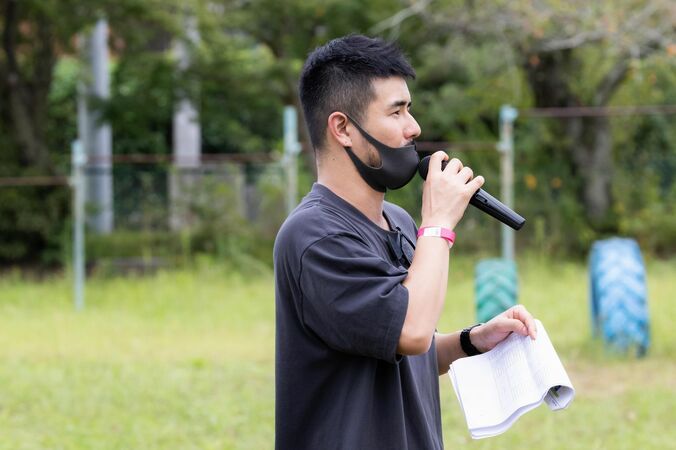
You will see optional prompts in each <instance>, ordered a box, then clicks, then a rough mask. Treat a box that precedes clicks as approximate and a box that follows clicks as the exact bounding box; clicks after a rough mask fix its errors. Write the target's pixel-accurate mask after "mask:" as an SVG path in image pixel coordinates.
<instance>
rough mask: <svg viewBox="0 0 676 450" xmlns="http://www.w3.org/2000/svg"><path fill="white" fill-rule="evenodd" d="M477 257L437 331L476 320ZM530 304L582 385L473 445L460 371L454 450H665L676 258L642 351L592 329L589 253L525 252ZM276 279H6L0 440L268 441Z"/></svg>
mask: <svg viewBox="0 0 676 450" xmlns="http://www.w3.org/2000/svg"><path fill="white" fill-rule="evenodd" d="M476 262H477V259H476V258H470V257H462V256H460V257H457V256H454V259H453V261H452V268H451V271H452V274H451V277H450V280H449V285H450V290H449V295H448V299H447V303H446V308H445V312H444V316H443V317H442V320H441V323H440V324H439V329H440V330H444V331H446V330H451V329H457V328H461V327H463V326H465V325H467V324H469V323H472V322H473V303H472V302H473V267H474V264H475V263H476ZM519 273H520V277H521V280H520V281H521V301H522V303H524V304H526V305H527V306H528V307H529V309H530V310H531V311H532V312H533V313H534V314H535V315H536V316H538V317H539V318H540V319H541V320H542V322H543V323H544V324H545V326H546V327H547V330H548V332H549V334H550V337H551V339H552V341H553V342H554V345H555V347H556V348H557V350H558V351H559V354H560V356H561V358H562V360H563V362H564V365H565V366H566V368H567V369H568V372H569V375H570V376H571V379H572V381H573V383H574V384H575V387H576V389H577V397H576V399H575V401H574V402H573V404H572V405H571V407H570V408H569V409H568V410H565V411H561V412H556V413H553V412H551V411H549V410H548V409H547V408H546V407H545V406H542V407H540V408H538V409H536V410H535V411H532V412H530V413H528V414H526V415H525V416H523V417H522V418H521V419H519V421H518V422H517V423H516V424H515V425H514V426H513V427H512V428H511V429H510V430H509V431H507V432H506V433H505V434H503V435H501V436H499V437H495V438H490V439H487V440H482V441H472V440H471V439H470V438H469V434H468V432H467V430H466V428H465V423H464V419H463V418H462V416H461V413H460V410H459V406H458V403H457V400H456V399H455V396H454V394H453V391H452V388H451V386H450V381H449V380H448V378H447V377H443V378H442V379H441V380H440V381H441V385H442V399H441V402H442V410H443V414H444V416H443V424H444V438H445V442H446V446H447V447H448V448H457V447H471V448H482V449H484V448H561V449H570V448H580V449H589V448H608V449H617V448H626V449H636V448H642V449H643V448H656V449H662V448H667V447H669V446H672V445H673V443H674V442H676V430H675V429H674V426H673V424H674V423H676V329H675V327H674V318H676V302H674V301H673V295H670V294H673V293H674V292H676V276H675V275H676V264H675V262H674V261H669V262H649V263H648V278H649V279H648V289H649V302H650V309H651V319H652V331H653V333H652V339H653V346H652V348H651V351H650V355H649V357H647V358H645V359H643V360H640V361H637V360H634V359H632V358H620V357H617V356H612V355H606V354H605V353H604V352H603V351H602V349H601V348H600V346H599V345H598V344H597V343H593V342H591V340H590V331H589V330H590V326H589V314H588V298H587V289H588V286H587V274H586V268H585V267H584V265H582V264H574V263H556V264H554V263H551V262H545V261H541V260H538V259H536V258H529V259H528V260H524V261H520V266H519ZM273 292H274V291H273V280H272V275H271V274H263V275H257V276H253V277H246V276H243V275H238V274H236V273H233V272H232V271H229V270H227V269H226V268H222V267H218V266H217V265H204V264H203V265H200V267H199V268H196V269H194V270H190V271H188V270H182V271H176V272H173V271H172V272H164V273H160V274H158V275H156V276H152V277H145V278H134V277H132V278H109V279H93V280H90V281H89V283H88V285H87V307H86V309H85V311H83V312H80V313H76V312H74V311H73V307H72V301H71V298H70V295H71V292H70V283H69V281H68V280H67V279H65V278H59V277H56V278H52V279H48V280H44V281H40V282H35V281H27V280H23V279H21V278H20V277H19V276H18V275H17V276H12V275H5V276H4V277H3V278H0V449H12V450H15V449H44V448H49V449H230V448H233V449H265V448H271V447H272V443H273V440H274V428H273V418H274V300H273Z"/></svg>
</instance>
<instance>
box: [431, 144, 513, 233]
mask: <svg viewBox="0 0 676 450" xmlns="http://www.w3.org/2000/svg"><path fill="white" fill-rule="evenodd" d="M447 163H448V162H447V161H443V162H442V163H441V170H444V168H445V167H446V164H447ZM429 166H430V157H429V156H425V157H424V158H423V159H422V160H420V163H419V164H418V173H419V174H420V176H421V177H422V179H423V180H426V179H427V173H428V172H429ZM469 204H470V205H472V206H474V207H475V208H478V209H480V210H481V211H483V212H485V213H486V214H488V215H489V216H491V217H494V218H496V219H498V220H499V221H500V222H502V223H504V224H505V225H508V226H510V227H512V228H514V229H515V230H520V229H521V227H522V226H523V224H524V223H526V219H524V218H523V217H521V216H520V215H519V214H517V213H516V212H514V211H513V210H512V209H510V208H508V207H507V206H505V204H504V203H502V202H501V201H500V200H498V199H496V198H495V197H493V196H492V195H491V194H489V193H488V192H486V191H484V190H483V189H479V190H478V191H476V192H475V193H474V195H472V198H470V200H469Z"/></svg>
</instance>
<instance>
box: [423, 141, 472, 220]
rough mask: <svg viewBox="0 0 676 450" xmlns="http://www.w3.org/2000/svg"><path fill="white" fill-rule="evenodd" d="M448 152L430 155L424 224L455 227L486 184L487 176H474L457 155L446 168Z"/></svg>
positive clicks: (424, 202) (424, 196)
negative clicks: (443, 163)
mask: <svg viewBox="0 0 676 450" xmlns="http://www.w3.org/2000/svg"><path fill="white" fill-rule="evenodd" d="M448 159H449V157H448V155H447V154H446V153H444V152H442V151H438V152H436V153H434V154H433V155H432V156H431V157H430V165H429V171H428V173H427V180H426V181H425V184H424V185H423V198H422V211H421V215H422V224H421V227H428V226H439V227H444V228H448V229H451V230H453V229H454V228H455V227H456V225H457V224H458V222H460V219H462V216H463V215H464V214H465V210H466V209H467V205H468V204H469V200H470V198H471V197H472V195H474V193H475V192H476V191H478V190H479V189H480V188H481V186H483V184H484V177H482V176H481V175H479V176H477V177H474V172H472V169H470V168H469V167H464V166H463V164H462V162H461V161H460V160H459V159H457V158H453V159H451V160H450V162H449V163H448V165H447V166H446V168H445V169H444V170H443V171H442V170H441V163H442V162H443V161H446V160H448Z"/></svg>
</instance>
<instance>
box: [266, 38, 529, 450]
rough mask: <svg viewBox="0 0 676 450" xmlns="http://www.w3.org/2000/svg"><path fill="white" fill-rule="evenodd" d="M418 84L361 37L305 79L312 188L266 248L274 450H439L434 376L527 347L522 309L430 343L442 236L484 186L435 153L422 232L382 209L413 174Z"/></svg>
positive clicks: (438, 305) (440, 298)
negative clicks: (271, 272) (483, 356)
mask: <svg viewBox="0 0 676 450" xmlns="http://www.w3.org/2000/svg"><path fill="white" fill-rule="evenodd" d="M414 76H415V72H414V71H413V69H412V68H411V66H410V64H409V63H408V61H406V59H405V58H404V56H403V55H402V54H401V52H400V51H399V50H398V49H397V47H396V46H395V45H394V44H391V43H387V42H384V41H382V40H379V39H371V38H367V37H364V36H348V37H344V38H340V39H336V40H333V41H331V42H329V43H328V44H326V45H325V46H323V47H320V48H318V49H316V50H315V51H314V52H313V53H312V54H311V55H310V56H309V57H308V59H307V61H306V63H305V67H304V68H303V72H302V74H301V79H300V97H301V102H302V105H303V110H304V113H305V120H306V123H307V126H308V130H309V132H310V138H311V140H312V144H313V146H314V148H315V153H316V160H317V174H318V180H317V183H315V184H314V185H313V187H312V191H311V192H310V193H309V194H308V195H307V196H306V197H305V198H304V199H303V201H302V202H301V203H300V205H299V206H298V207H297V208H296V210H295V211H294V212H293V213H292V214H291V215H290V216H289V217H288V218H287V220H286V222H285V223H284V225H283V226H282V228H281V229H280V231H279V234H278V236H277V240H276V242H275V252H274V261H275V277H276V308H277V310H276V314H277V341H276V447H277V448H279V449H440V448H443V441H442V434H441V413H440V405H439V379H438V378H439V375H440V374H445V373H446V371H447V370H448V366H449V364H450V363H451V362H452V361H454V360H455V359H457V358H462V357H464V356H467V354H468V353H472V354H474V353H478V352H484V351H487V350H489V349H491V348H493V347H494V346H495V345H496V344H497V343H498V342H500V341H502V340H503V339H505V338H506V337H507V336H508V335H509V334H510V333H512V332H517V333H520V334H523V335H530V336H531V338H533V339H534V338H535V332H536V331H535V325H534V323H533V318H532V317H531V315H530V314H529V313H528V312H527V311H526V310H525V308H523V307H521V306H519V307H515V308H512V309H510V310H508V311H506V312H505V313H503V314H501V315H500V316H498V317H496V318H494V319H492V320H491V321H489V322H488V323H486V324H483V325H480V326H476V327H474V328H472V329H471V330H470V331H465V332H464V333H463V334H462V336H463V339H462V343H461V333H460V332H456V333H452V334H437V333H436V324H437V321H438V319H439V316H440V314H441V311H442V308H443V304H444V298H445V296H446V288H447V277H448V269H449V254H450V244H451V241H452V240H453V239H454V236H453V234H452V231H451V230H453V228H455V226H456V225H457V223H458V222H459V221H460V219H461V218H462V216H463V214H464V211H465V209H466V208H467V204H468V202H469V199H470V197H471V195H472V194H473V193H474V192H475V191H476V190H477V189H479V188H480V187H481V186H482V184H483V182H484V180H483V178H482V177H480V176H478V177H474V176H473V173H472V170H471V169H470V168H469V167H463V165H462V163H461V162H460V161H459V160H457V159H453V160H451V161H450V162H449V163H448V165H447V167H446V168H445V169H444V170H443V171H442V170H441V163H442V161H443V160H446V159H448V156H447V155H446V154H445V153H443V152H437V153H435V154H434V155H432V158H431V162H430V169H429V174H428V176H427V181H426V182H425V185H424V188H423V197H422V223H421V227H420V229H418V228H417V227H416V224H415V223H414V221H413V219H412V218H411V217H410V216H409V215H408V214H407V213H406V212H405V211H404V210H403V209H401V208H399V207H397V206H395V205H393V204H391V203H388V202H385V200H384V196H385V191H386V190H387V189H396V188H399V187H402V186H403V185H405V184H406V183H407V182H408V181H410V180H411V178H412V177H413V176H414V175H415V172H416V168H417V164H418V156H417V154H416V151H415V146H414V144H413V141H414V139H415V138H416V137H418V135H419V134H420V127H419V126H418V123H417V122H416V121H415V119H414V118H413V116H412V115H411V112H410V107H411V96H410V94H409V91H408V87H407V84H406V79H408V78H413V77H414ZM419 230H421V231H419ZM425 230H427V231H425ZM419 232H420V234H421V237H419V238H416V235H417V234H418V233H419ZM463 349H464V350H465V351H463Z"/></svg>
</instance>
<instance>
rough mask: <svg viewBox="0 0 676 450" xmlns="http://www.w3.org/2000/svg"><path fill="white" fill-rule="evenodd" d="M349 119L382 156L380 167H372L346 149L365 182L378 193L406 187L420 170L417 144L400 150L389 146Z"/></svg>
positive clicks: (348, 148) (349, 149)
mask: <svg viewBox="0 0 676 450" xmlns="http://www.w3.org/2000/svg"><path fill="white" fill-rule="evenodd" d="M346 115H347V114H346ZM347 118H348V119H350V122H352V123H353V124H354V126H355V127H357V129H358V130H359V132H360V133H361V134H362V136H364V138H366V140H367V141H369V142H370V143H371V145H373V146H374V147H375V148H376V150H378V154H379V155H380V167H371V166H369V165H367V164H364V163H363V162H362V161H361V160H360V159H359V158H357V155H355V154H354V152H353V151H352V149H351V148H350V147H344V148H345V151H346V152H347V154H348V155H349V156H350V159H351V160H352V162H353V163H354V165H355V166H356V167H357V171H358V172H359V174H360V175H361V177H362V178H363V179H364V181H366V183H368V185H369V186H371V187H372V188H373V189H375V190H376V191H378V192H385V191H387V190H388V189H399V188H401V187H404V186H406V184H408V182H409V181H411V179H412V178H413V176H414V175H415V172H416V170H417V169H418V162H419V159H420V158H419V157H418V152H416V150H415V142H414V143H413V144H412V145H405V146H403V147H399V148H394V147H390V146H387V145H385V144H383V143H382V142H380V141H379V140H378V139H376V138H374V137H373V136H371V135H370V134H368V133H367V132H366V130H364V129H363V128H362V127H361V126H359V124H358V123H357V122H356V121H355V120H354V119H352V117H350V116H347Z"/></svg>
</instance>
